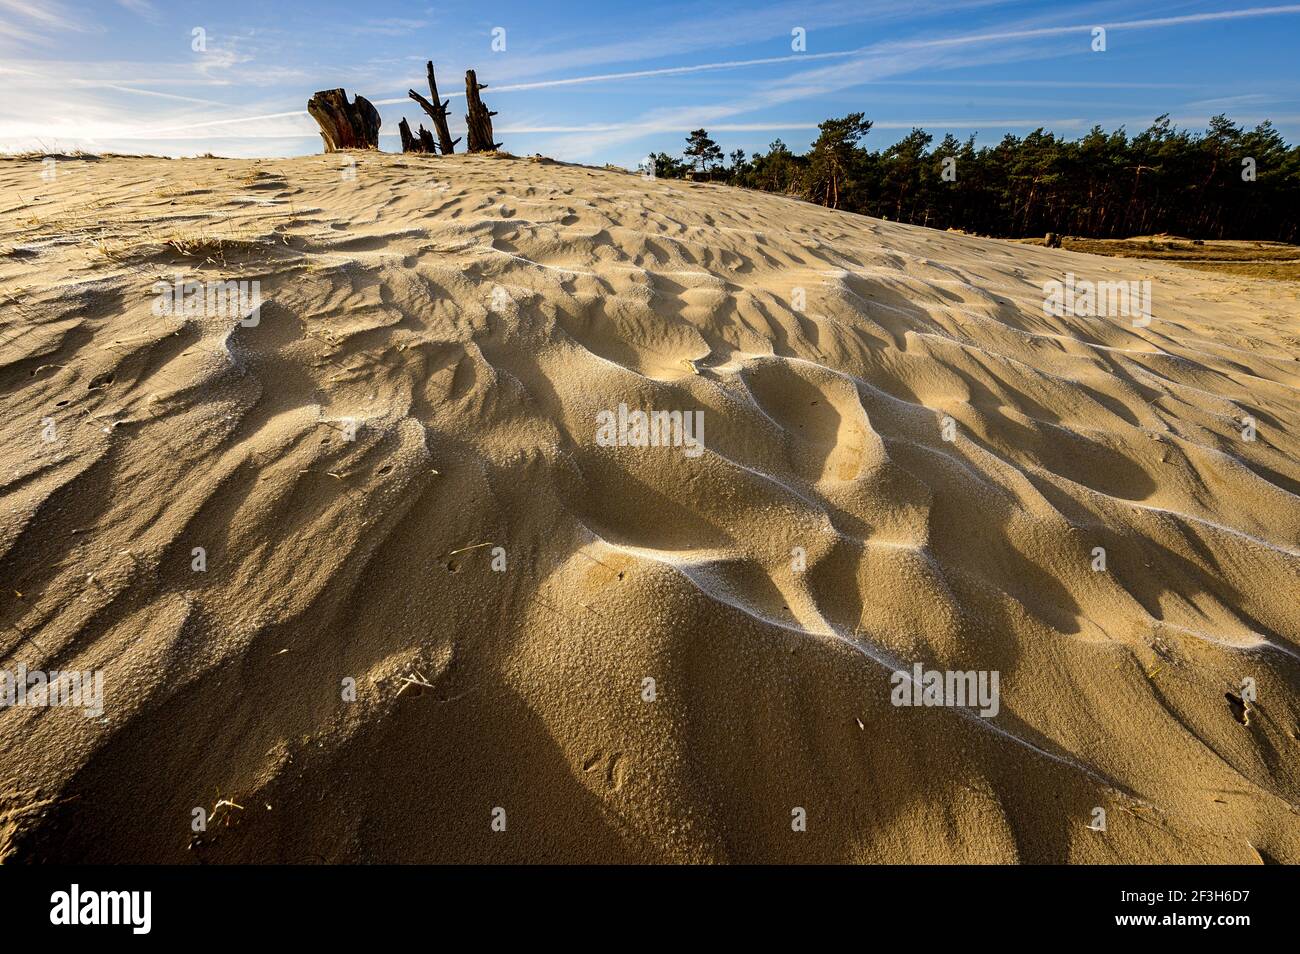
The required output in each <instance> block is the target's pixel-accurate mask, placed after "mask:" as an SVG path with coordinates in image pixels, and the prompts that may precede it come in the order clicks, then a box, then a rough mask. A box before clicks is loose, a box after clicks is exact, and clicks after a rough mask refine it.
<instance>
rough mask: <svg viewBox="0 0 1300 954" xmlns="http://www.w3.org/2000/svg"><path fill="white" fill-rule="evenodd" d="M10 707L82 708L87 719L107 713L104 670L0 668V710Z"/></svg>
mask: <svg viewBox="0 0 1300 954" xmlns="http://www.w3.org/2000/svg"><path fill="white" fill-rule="evenodd" d="M11 706H64V707H67V708H71V709H81V710H82V714H83V715H84V716H85V717H86V718H87V719H97V718H99V717H100V716H102V715H103V714H104V671H103V670H102V669H95V670H92V671H88V672H78V671H76V670H71V671H69V670H65V671H63V672H60V671H59V670H57V669H51V670H50V671H49V672H45V671H44V670H41V669H30V670H29V669H28V668H27V665H26V664H25V663H19V664H18V668H17V669H15V670H14V671H13V672H10V671H9V670H8V669H0V709H2V708H7V707H11Z"/></svg>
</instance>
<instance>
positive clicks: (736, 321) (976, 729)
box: [0, 153, 1300, 864]
mask: <svg viewBox="0 0 1300 954" xmlns="http://www.w3.org/2000/svg"><path fill="white" fill-rule="evenodd" d="M1067 274H1073V276H1074V277H1075V280H1076V281H1085V280H1086V281H1098V280H1105V281H1111V280H1115V281H1120V280H1122V281H1137V282H1142V281H1149V282H1150V283H1151V285H1150V288H1151V304H1152V308H1151V311H1152V314H1153V319H1152V321H1151V322H1150V323H1149V324H1148V325H1145V326H1142V325H1140V323H1139V324H1138V325H1135V323H1134V322H1133V321H1131V320H1129V319H1128V318H1125V317H1114V316H1105V315H1089V314H1084V315H1082V316H1076V315H1074V314H1067V315H1065V316H1062V317H1058V316H1055V315H1049V314H1045V312H1044V308H1043V299H1044V291H1043V288H1044V283H1046V282H1050V281H1053V280H1060V281H1064V280H1065V278H1066V276H1067ZM178 276H179V279H180V280H181V281H182V282H184V281H187V280H188V281H196V282H204V283H208V282H214V283H215V282H227V281H230V282H248V283H251V282H257V283H258V286H257V288H258V289H259V294H260V301H261V305H260V311H259V313H258V314H257V315H256V317H255V318H253V319H252V320H249V316H247V315H242V314H233V315H232V314H231V313H230V312H229V309H227V310H226V311H224V312H223V311H222V310H221V309H217V310H216V311H214V310H213V309H212V308H211V307H206V308H203V309H198V310H196V311H194V312H192V313H190V312H186V311H185V310H184V309H177V310H175V311H173V313H171V314H168V313H167V312H166V309H165V308H160V307H159V302H160V300H162V298H163V295H162V293H161V292H160V291H159V289H160V288H166V287H174V283H175V281H176V280H177V278H178ZM160 282H161V283H164V284H161V285H160V284H159V283H160ZM248 287H250V288H251V287H253V286H251V284H250V285H249V286H248ZM203 302H204V304H205V305H209V304H210V302H209V300H208V299H203ZM241 319H242V320H241ZM1297 359H1300V285H1297V284H1296V283H1293V282H1285V281H1280V282H1268V281H1261V280H1256V279H1252V278H1248V277H1237V276H1224V275H1215V274H1211V273H1205V272H1198V271H1193V270H1190V269H1186V268H1181V267H1178V266H1177V265H1174V264H1166V263H1161V262H1147V261H1138V260H1130V259H1120V258H1105V257H1100V256H1093V255H1088V254H1082V253H1078V252H1070V251H1062V250H1054V249H1046V248H1036V247H1032V246H1028V245H1023V244H1017V243H1013V242H1001V241H993V240H987V239H980V238H975V237H970V236H964V235H960V234H955V233H945V232H937V231H932V230H927V229H923V228H918V227H911V226H904V225H899V224H895V223H891V222H886V221H880V220H876V219H870V218H865V217H862V216H856V215H849V214H844V213H840V212H835V211H831V210H826V209H822V208H820V207H817V206H812V205H808V204H804V203H801V202H798V201H795V200H792V199H786V198H782V197H779V196H772V195H765V194H757V193H752V192H745V191H739V190H735V189H731V188H727V187H722V186H715V185H711V184H707V183H688V182H681V181H663V180H660V181H656V180H652V179H646V178H642V177H640V176H637V175H635V174H630V173H626V172H622V171H618V170H602V169H589V168H584V167H579V166H569V165H564V164H560V163H555V162H551V161H547V160H536V159H534V160H530V159H525V158H513V157H509V156H455V157H443V158H437V157H402V156H396V155H379V154H373V153H371V154H357V155H331V156H311V157H304V158H298V159H291V160H262V161H252V160H223V159H193V160H160V159H127V158H103V159H99V160H93V159H83V160H76V159H66V160H65V159H58V160H56V161H54V162H42V161H41V160H40V159H35V160H27V159H9V160H0V407H2V408H3V422H4V427H3V431H2V432H0V486H2V487H3V491H2V500H3V503H2V505H0V590H2V592H0V614H2V616H0V623H2V624H3V626H2V628H0V633H2V635H0V669H4V670H7V671H11V672H12V671H17V668H18V667H19V666H20V665H22V666H25V667H27V669H28V670H41V671H45V672H49V671H59V672H68V671H75V672H95V671H100V672H102V674H103V680H104V681H103V686H104V705H103V712H102V714H101V715H97V716H94V715H92V716H87V715H86V713H85V712H83V711H81V710H78V709H75V708H72V707H69V706H52V705H43V706H42V705H31V704H28V705H21V706H20V705H16V704H15V705H13V706H9V707H6V708H4V709H3V710H0V855H3V856H4V857H5V858H7V859H8V860H11V861H94V862H104V861H145V862H180V863H197V862H211V863H222V862H308V863H311V862H391V861H400V862H433V861H455V862H460V861H486V862H530V861H538V862H542V861H546V862H556V861H559V862H598V861H632V862H794V863H800V862H1072V863H1107V862H1229V863H1242V864H1258V863H1270V862H1284V863H1295V862H1300V662H1298V660H1297V650H1298V648H1300V647H1298V642H1300V464H1298V463H1297V459H1298V455H1300V390H1298V389H1300V361H1298V360H1297ZM620 405H625V406H626V408H627V409H628V412H627V413H629V414H630V413H632V412H635V411H637V410H642V411H654V410H659V411H674V410H677V411H681V412H684V413H687V414H690V415H691V417H690V418H688V420H696V418H695V414H696V412H699V413H700V414H702V420H703V447H695V448H693V449H692V448H691V447H690V446H646V447H642V446H635V445H634V444H624V445H620V444H619V443H618V442H617V441H614V442H613V445H612V446H611V442H610V441H608V440H600V439H598V438H599V437H600V434H599V432H598V427H599V426H600V423H599V422H600V421H602V420H604V421H608V420H609V419H610V417H611V416H612V417H615V418H616V417H617V416H618V414H619V409H620ZM1098 548H1100V550H1099V549H1098ZM1099 558H1100V560H1101V561H1104V565H1100V566H1099ZM917 664H919V665H921V666H922V667H923V671H940V672H949V671H951V672H973V673H982V674H984V675H985V676H989V675H996V677H997V679H998V686H999V700H998V705H997V707H996V708H997V711H996V714H992V715H981V714H980V710H979V707H978V705H976V704H966V705H956V704H951V705H948V704H945V705H930V706H926V705H917V706H901V705H895V704H894V702H895V701H896V700H895V696H896V693H895V682H896V681H895V680H893V679H892V674H893V673H894V672H895V671H896V670H907V671H909V672H911V671H912V667H913V666H914V665H917ZM918 695H919V693H918ZM969 702H970V701H969V700H968V703H969ZM200 810H201V811H200ZM1098 810H1100V811H1101V814H1099V813H1098ZM1101 819H1104V830H1103V826H1102V822H1101V821H1100V820H1101ZM200 821H203V822H205V823H206V824H205V825H203V824H199V822H200ZM204 827H206V830H197V831H196V828H198V829H202V828H204Z"/></svg>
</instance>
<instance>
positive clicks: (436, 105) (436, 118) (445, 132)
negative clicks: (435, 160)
mask: <svg viewBox="0 0 1300 954" xmlns="http://www.w3.org/2000/svg"><path fill="white" fill-rule="evenodd" d="M425 68H426V70H427V72H428V74H429V95H430V96H432V97H433V102H429V100H427V99H425V98H424V97H423V96H421V95H420V94H419V93H417V92H416V91H415V90H413V89H411V90H407V91H406V92H407V95H408V96H410V97H411V99H413V100H415V101H416V102H417V103H419V104H420V108H421V109H423V110H424V111H425V112H426V113H428V114H429V118H430V119H432V120H433V128H434V129H436V130H437V132H438V144H439V145H440V146H441V147H442V152H443V155H446V156H449V155H451V154H452V152H454V151H455V149H456V143H458V142H460V138H459V137H457V138H456V139H452V138H451V130H450V129H449V128H448V127H447V104H448V103H449V102H451V100H449V99H442V100H440V99H439V98H438V82H437V80H435V79H434V78H433V60H429V61H428V62H427V63H426V64H425Z"/></svg>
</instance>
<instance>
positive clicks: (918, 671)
mask: <svg viewBox="0 0 1300 954" xmlns="http://www.w3.org/2000/svg"><path fill="white" fill-rule="evenodd" d="M1000 678H1001V676H1000V674H999V672H998V671H997V670H996V669H994V670H992V671H989V670H985V669H980V670H974V669H970V670H955V669H930V670H926V669H925V667H923V666H922V665H921V664H920V663H915V664H914V665H913V666H912V671H911V672H908V671H907V670H906V669H898V670H896V671H895V672H894V674H893V675H892V676H890V677H889V682H890V684H891V685H892V686H893V687H894V691H893V692H892V693H890V696H889V701H890V702H892V703H893V704H894V705H896V706H950V707H955V708H966V707H974V706H976V705H978V706H979V713H980V715H981V716H983V717H984V718H986V719H991V718H993V717H994V716H996V715H997V714H998V710H999V709H1000V708H1001V702H1000V701H999V693H998V683H999V680H1000Z"/></svg>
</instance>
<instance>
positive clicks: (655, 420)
mask: <svg viewBox="0 0 1300 954" xmlns="http://www.w3.org/2000/svg"><path fill="white" fill-rule="evenodd" d="M596 443H597V444H599V445H600V446H601V447H680V448H682V453H683V454H685V455H686V456H687V457H699V456H700V455H701V454H703V453H704V412H703V411H629V410H628V407H627V405H626V404H620V405H619V406H618V412H617V413H615V412H614V411H597V412H596Z"/></svg>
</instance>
